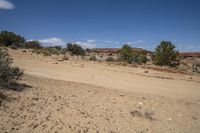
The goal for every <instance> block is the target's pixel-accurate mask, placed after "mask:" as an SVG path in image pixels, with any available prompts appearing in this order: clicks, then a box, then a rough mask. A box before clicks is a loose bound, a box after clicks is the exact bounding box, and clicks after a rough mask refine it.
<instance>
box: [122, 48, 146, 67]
mask: <svg viewBox="0 0 200 133" xmlns="http://www.w3.org/2000/svg"><path fill="white" fill-rule="evenodd" d="M119 60H120V61H124V62H127V63H138V64H142V63H147V57H146V56H145V55H144V54H142V53H139V52H133V51H132V48H131V46H129V45H126V44H125V45H123V46H122V48H121V50H120V53H119Z"/></svg>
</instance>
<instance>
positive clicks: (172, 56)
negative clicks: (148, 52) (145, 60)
mask: <svg viewBox="0 0 200 133" xmlns="http://www.w3.org/2000/svg"><path fill="white" fill-rule="evenodd" d="M175 48H176V47H175V45H173V44H172V43H171V42H169V41H162V42H161V43H160V45H158V46H157V48H156V49H155V55H154V56H153V62H154V64H156V65H160V66H164V65H166V66H177V65H178V64H179V62H178V58H177V57H178V51H176V50H175Z"/></svg>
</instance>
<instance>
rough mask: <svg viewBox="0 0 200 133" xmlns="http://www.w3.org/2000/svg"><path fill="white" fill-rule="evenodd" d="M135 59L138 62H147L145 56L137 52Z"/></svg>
mask: <svg viewBox="0 0 200 133" xmlns="http://www.w3.org/2000/svg"><path fill="white" fill-rule="evenodd" d="M137 59H138V63H139V64H143V63H144V64H145V63H147V57H146V56H145V55H144V54H139V56H138V57H137Z"/></svg>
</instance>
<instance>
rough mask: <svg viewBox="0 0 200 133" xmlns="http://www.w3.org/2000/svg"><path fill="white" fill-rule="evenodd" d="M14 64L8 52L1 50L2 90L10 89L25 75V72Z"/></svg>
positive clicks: (0, 85) (0, 78) (0, 71)
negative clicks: (4, 88)
mask: <svg viewBox="0 0 200 133" xmlns="http://www.w3.org/2000/svg"><path fill="white" fill-rule="evenodd" d="M12 63H13V62H12V59H11V58H10V56H9V54H8V52H7V50H6V49H5V48H0V88H3V87H9V86H10V85H11V83H13V82H15V81H16V80H18V79H19V78H20V77H21V76H22V75H23V71H22V70H21V69H20V68H19V67H13V66H12Z"/></svg>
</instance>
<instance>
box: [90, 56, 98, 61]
mask: <svg viewBox="0 0 200 133" xmlns="http://www.w3.org/2000/svg"><path fill="white" fill-rule="evenodd" d="M89 60H90V61H97V58H96V56H94V55H92V56H90V59H89Z"/></svg>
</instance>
